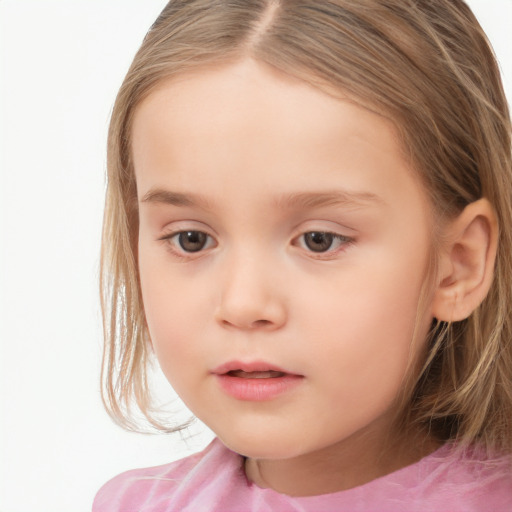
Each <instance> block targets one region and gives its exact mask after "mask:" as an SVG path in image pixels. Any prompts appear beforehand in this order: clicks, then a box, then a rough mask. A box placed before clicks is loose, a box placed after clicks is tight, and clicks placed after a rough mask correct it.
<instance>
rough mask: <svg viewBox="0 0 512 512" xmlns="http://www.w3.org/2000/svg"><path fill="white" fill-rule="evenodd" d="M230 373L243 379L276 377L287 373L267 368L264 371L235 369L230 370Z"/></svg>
mask: <svg viewBox="0 0 512 512" xmlns="http://www.w3.org/2000/svg"><path fill="white" fill-rule="evenodd" d="M228 375H231V376H232V377H239V378H242V379H275V378H277V377H283V376H284V375H285V374H284V373H283V372H276V371H274V370H267V371H264V372H244V371H243V370H233V371H230V372H228Z"/></svg>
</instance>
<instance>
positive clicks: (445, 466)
mask: <svg viewBox="0 0 512 512" xmlns="http://www.w3.org/2000/svg"><path fill="white" fill-rule="evenodd" d="M511 462H512V459H511V457H510V456H507V457H503V456H499V457H490V456H488V455H487V454H486V453H485V451H484V450H482V449H479V448H475V447H472V448H467V449H460V448H457V447H454V446H451V445H448V446H445V447H443V448H442V449H440V450H438V451H437V452H435V453H434V454H432V455H431V456H429V457H427V458H426V459H425V460H424V461H423V463H421V464H419V465H418V469H419V473H417V476H418V477H420V478H418V479H417V480H416V482H415V485H414V486H413V488H412V489H411V491H412V494H413V495H414V496H415V497H416V498H423V499H424V500H425V503H428V504H429V507H430V508H429V510H430V509H431V510H452V511H453V510H464V511H467V512H470V511H475V512H476V511H484V510H493V511H495V512H505V511H512V465H511Z"/></svg>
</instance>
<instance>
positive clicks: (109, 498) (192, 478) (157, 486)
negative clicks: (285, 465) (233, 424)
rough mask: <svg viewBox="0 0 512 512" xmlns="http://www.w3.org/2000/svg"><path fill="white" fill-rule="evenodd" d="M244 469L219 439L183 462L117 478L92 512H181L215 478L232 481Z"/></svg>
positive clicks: (99, 493) (95, 500)
mask: <svg viewBox="0 0 512 512" xmlns="http://www.w3.org/2000/svg"><path fill="white" fill-rule="evenodd" d="M241 467H242V464H241V457H240V456H239V455H237V454H235V453H233V452H231V451H230V450H228V449H227V448H226V447H225V446H224V445H223V444H222V443H221V442H220V441H219V440H217V439H216V440H214V441H212V443H211V444H210V445H209V446H208V447H207V448H206V449H205V450H204V451H202V452H199V453H196V454H194V455H191V456H189V457H186V458H184V459H181V460H178V461H175V462H172V463H170V464H165V465H162V466H155V467H151V468H144V469H134V470H131V471H126V472H125V473H122V474H120V475H118V476H116V477H114V478H113V479H112V480H110V481H109V482H107V483H106V484H105V485H104V486H103V487H102V488H101V489H100V490H99V492H98V493H97V495H96V497H95V499H94V503H93V508H92V511H93V512H135V511H138V510H145V511H146V510H147V511H148V512H149V511H151V512H153V511H154V512H160V511H161V510H162V511H163V510H165V511H167V510H179V508H178V505H177V504H178V502H182V501H183V500H188V499H189V497H190V496H191V494H192V493H193V494H196V495H198V494H200V490H201V489H208V488H209V487H210V486H211V481H212V476H213V475H215V480H217V481H218V480H219V479H226V480H229V479H230V478H233V477H234V476H237V473H238V472H241ZM218 483H219V482H218ZM174 505H176V506H174Z"/></svg>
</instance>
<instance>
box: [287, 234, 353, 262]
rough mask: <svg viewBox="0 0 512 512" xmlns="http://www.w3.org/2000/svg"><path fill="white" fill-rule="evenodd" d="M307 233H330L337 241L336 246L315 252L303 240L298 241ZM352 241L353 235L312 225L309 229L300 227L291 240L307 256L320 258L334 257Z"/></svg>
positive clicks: (351, 243)
mask: <svg viewBox="0 0 512 512" xmlns="http://www.w3.org/2000/svg"><path fill="white" fill-rule="evenodd" d="M309 233H323V234H329V235H332V236H333V237H334V239H335V240H337V241H338V243H337V246H336V247H334V248H330V247H329V248H328V249H327V250H325V251H318V252H316V251H314V250H312V249H310V248H308V247H306V246H305V242H302V243H300V241H301V239H303V237H304V236H305V235H307V234H309ZM354 242H355V238H354V236H349V235H345V234H342V233H339V232H337V231H335V230H333V229H325V228H320V229H318V228H314V227H312V228H311V229H304V228H303V229H301V231H300V233H299V234H297V235H295V236H294V237H293V239H292V241H291V243H292V245H294V246H295V247H298V248H299V249H300V250H302V251H304V253H306V254H307V256H308V257H310V258H313V259H320V260H322V259H323V260H328V259H334V258H335V257H336V256H337V255H338V254H339V253H341V252H344V251H346V250H347V249H348V248H349V247H350V246H351V245H353V244H354Z"/></svg>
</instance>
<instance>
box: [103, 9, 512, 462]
mask: <svg viewBox="0 0 512 512" xmlns="http://www.w3.org/2000/svg"><path fill="white" fill-rule="evenodd" d="M245 57H252V58H254V59H257V60H260V61H263V62H266V63H268V64H270V65H272V66H274V67H276V68H278V69H280V70H282V71H284V72H286V73H288V74H290V75H292V76H295V77H298V78H300V79H303V80H306V81H308V82H310V83H312V84H314V85H315V86H317V87H320V88H322V89H323V90H325V91H326V92H327V91H328V92H330V93H332V92H333V91H340V92H341V91H343V93H344V94H347V93H348V94H349V95H351V96H352V97H353V98H354V100H355V101H357V102H359V103H361V104H364V105H365V106H367V107H368V108H372V109H373V110H375V111H377V112H379V113H382V114H383V115H386V116H387V117H389V118H390V119H392V120H393V121H394V123H395V125H396V127H397V130H398V132H399V134H400V137H401V141H402V143H403V147H404V151H405V152H406V154H407V156H408V157H409V158H410V159H411V162H412V164H413V167H414V169H415V170H416V171H417V172H418V174H419V176H420V179H421V180H422V182H423V184H424V186H425V189H426V191H427V192H428V194H429V197H430V201H431V204H432V207H433V212H434V216H435V218H436V221H437V222H439V223H442V222H443V220H446V219H447V218H453V217H454V216H456V215H457V214H458V213H460V212H461V210H462V209H463V208H464V207H465V206H466V205H468V204H469V203H471V202H473V201H475V200H477V199H479V198H481V197H486V198H487V199H488V200H489V201H490V202H491V204H492V205H493V207H494V209H495V212H496V215H497V218H498V223H499V226H500V233H499V247H498V254H497V260H496V265H495V279H494V281H493V284H492V288H491V290H490V292H489V294H488V296H487V298H486V299H485V300H484V302H483V303H482V304H481V305H480V306H479V308H478V309H477V310H476V311H474V312H473V314H472V315H471V316H470V317H469V318H468V319H467V320H464V321H462V322H458V323H455V324H452V325H446V324H435V325H434V326H433V328H432V333H431V336H430V340H429V351H428V354H427V355H426V361H425V365H424V367H423V369H422V371H421V372H420V375H419V376H416V377H415V379H414V381H413V382H412V383H411V386H410V389H409V392H408V393H406V395H404V396H407V403H406V404H405V407H404V408H403V411H402V412H403V414H402V420H403V421H402V424H403V425H404V426H405V428H407V425H409V424H411V423H412V422H416V423H419V424H422V425H424V426H425V427H427V428H428V429H429V430H430V432H432V434H433V435H435V436H437V437H438V438H439V439H440V440H449V439H456V440H459V441H461V442H463V443H473V442H477V441H478V442H480V443H481V444H483V445H484V446H486V447H489V448H491V447H492V448H494V449H496V448H497V449H500V450H506V451H508V452H512V336H511V334H512V315H511V313H510V304H512V257H511V254H512V229H511V227H512V206H511V204H512V182H511V180H512V164H511V140H510V133H511V130H510V117H509V112H508V107H507V102H506V98H505V95H504V92H503V88H502V84H501V81H500V75H499V70H498V66H497V64H496V60H495V57H494V55H493V52H492V49H491V47H490V44H489V42H488V40H487V38H486V36H485V34H484V32H483V31H482V29H481V27H480V25H479V24H478V22H477V20H476V19H475V17H474V15H473V14H472V12H471V10H470V9H469V8H468V6H467V5H466V4H465V3H464V2H463V1H462V0H172V1H170V2H169V3H168V4H167V6H166V7H165V9H164V10H163V12H162V13H161V15H160V16H159V18H158V19H157V20H156V22H155V23H154V25H153V26H152V27H151V29H150V30H149V32H148V34H147V36H146V38H145V39H144V42H143V44H142V46H141V48H140V50H139V51H138V53H137V55H136V56H135V59H134V61H133V64H132V66H131V68H130V70H129V71H128V74H127V76H126V78H125V80H124V82H123V84H122V86H121V89H120V91H119V94H118V97H117V100H116V103H115V106H114V110H113V114H112V119H111V124H110V132H109V140H108V190H107V197H106V208H105V218H104V228H103V249H102V262H101V296H102V307H103V313H104V335H105V350H104V359H103V371H102V380H103V384H104V386H103V387H104V402H105V405H106V407H107V409H108V410H109V412H110V413H111V415H112V416H113V417H114V418H115V419H116V420H117V421H119V422H120V423H122V424H123V425H124V426H126V427H127V428H136V424H135V422H134V421H133V412H134V411H133V405H134V404H135V405H136V406H137V407H138V409H139V410H140V411H142V413H143V414H144V416H145V417H146V418H147V419H148V420H149V421H150V423H151V424H152V425H153V426H154V427H155V428H157V429H160V430H167V431H170V430H173V427H172V426H170V425H164V424H162V423H161V422H159V421H158V420H157V419H155V416H154V414H153V412H154V411H153V408H152V405H151V404H152V401H151V393H150V389H149V385H148V378H147V375H148V374H147V365H148V363H149V362H150V360H151V349H150V345H149V343H148V340H147V332H146V325H145V318H144V308H143V304H142V300H141V295H140V287H139V280H138V268H137V233H138V212H137V203H136V183H135V177H134V170H133V164H132V159H131V148H130V143H131V125H132V119H133V116H134V111H135V109H136V108H137V106H138V105H139V104H140V102H141V101H142V99H144V98H145V97H146V96H147V95H148V94H150V93H151V91H152V90H153V89H154V88H155V86H157V85H158V84H159V83H161V82H162V80H164V79H167V78H170V77H172V76H176V75H177V74H180V73H183V72H185V71H187V70H189V69H192V68H194V67H199V66H204V65H205V64H211V63H218V62H222V61H234V60H236V59H241V58H245Z"/></svg>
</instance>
